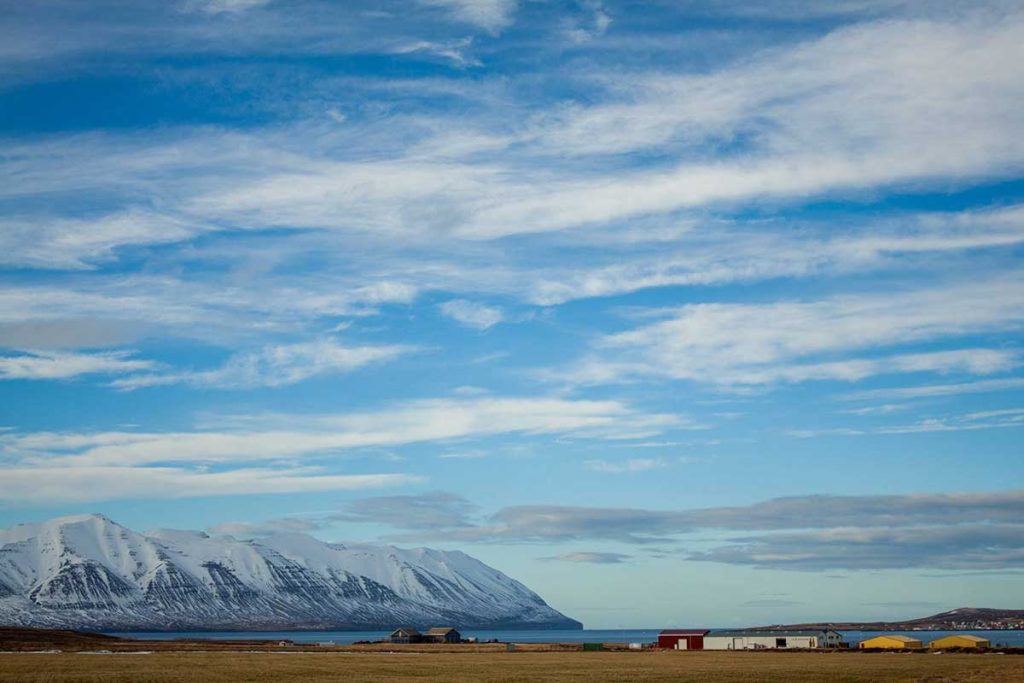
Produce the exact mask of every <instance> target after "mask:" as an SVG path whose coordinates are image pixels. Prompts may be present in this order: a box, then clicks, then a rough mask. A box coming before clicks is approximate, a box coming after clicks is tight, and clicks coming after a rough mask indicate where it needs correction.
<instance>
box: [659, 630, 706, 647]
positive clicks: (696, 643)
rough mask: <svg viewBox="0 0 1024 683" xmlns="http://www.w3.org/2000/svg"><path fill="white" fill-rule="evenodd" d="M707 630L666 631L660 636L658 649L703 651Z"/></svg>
mask: <svg viewBox="0 0 1024 683" xmlns="http://www.w3.org/2000/svg"><path fill="white" fill-rule="evenodd" d="M707 634H708V630H707V629H666V630H664V631H662V632H661V633H659V634H658V647H660V648H662V649H665V650H703V649H704V636H706V635H707Z"/></svg>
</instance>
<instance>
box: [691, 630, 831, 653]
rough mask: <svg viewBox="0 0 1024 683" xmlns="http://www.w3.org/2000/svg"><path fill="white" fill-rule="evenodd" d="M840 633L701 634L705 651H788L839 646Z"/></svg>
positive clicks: (794, 631) (727, 632)
mask: <svg viewBox="0 0 1024 683" xmlns="http://www.w3.org/2000/svg"><path fill="white" fill-rule="evenodd" d="M841 640H842V636H840V635H839V634H838V633H837V632H835V631H831V630H827V629H821V630H817V629H809V630H779V631H775V630H772V631H711V632H710V633H708V634H707V635H706V636H704V649H705V650H773V649H779V650H791V649H794V648H798V649H800V648H822V647H839V644H840V641H841Z"/></svg>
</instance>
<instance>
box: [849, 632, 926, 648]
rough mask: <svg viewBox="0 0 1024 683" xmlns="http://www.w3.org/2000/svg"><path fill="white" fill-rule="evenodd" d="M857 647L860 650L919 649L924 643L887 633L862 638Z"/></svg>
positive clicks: (908, 637)
mask: <svg viewBox="0 0 1024 683" xmlns="http://www.w3.org/2000/svg"><path fill="white" fill-rule="evenodd" d="M857 647H859V648H860V649H862V650H920V649H921V648H922V647H924V644H923V643H921V641H920V640H918V639H917V638H911V637H910V636H901V635H896V634H887V635H884V636H875V637H874V638H868V639H867V640H862V641H860V643H859V644H858V645H857Z"/></svg>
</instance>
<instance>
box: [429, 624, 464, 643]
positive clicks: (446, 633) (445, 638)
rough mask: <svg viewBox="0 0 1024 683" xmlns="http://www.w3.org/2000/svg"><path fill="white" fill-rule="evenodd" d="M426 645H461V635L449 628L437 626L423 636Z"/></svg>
mask: <svg viewBox="0 0 1024 683" xmlns="http://www.w3.org/2000/svg"><path fill="white" fill-rule="evenodd" d="M423 640H425V641H426V642H428V643H461V642H462V634H461V633H459V632H458V631H456V630H455V629H453V628H452V627H450V626H438V627H435V628H432V629H430V630H428V631H427V632H426V633H424V634H423Z"/></svg>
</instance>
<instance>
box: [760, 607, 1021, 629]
mask: <svg viewBox="0 0 1024 683" xmlns="http://www.w3.org/2000/svg"><path fill="white" fill-rule="evenodd" d="M758 628H760V629H765V628H831V629H838V630H843V631H960V630H965V631H966V630H982V629H997V630H1008V629H1024V610H1022V609H992V608H986V607H960V608H957V609H953V610H949V611H948V612H941V613H939V614H933V615H932V616H930V617H919V618H917V619H906V620H904V621H834V622H812V623H806V624H775V625H772V626H759V627H758Z"/></svg>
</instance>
